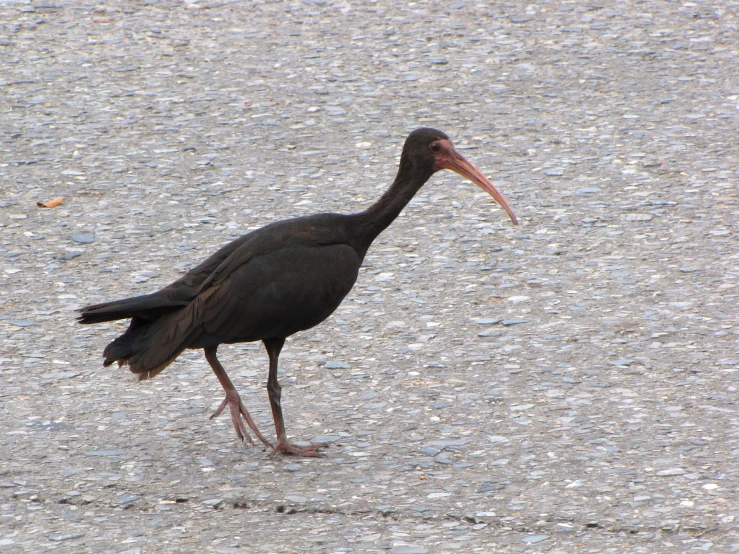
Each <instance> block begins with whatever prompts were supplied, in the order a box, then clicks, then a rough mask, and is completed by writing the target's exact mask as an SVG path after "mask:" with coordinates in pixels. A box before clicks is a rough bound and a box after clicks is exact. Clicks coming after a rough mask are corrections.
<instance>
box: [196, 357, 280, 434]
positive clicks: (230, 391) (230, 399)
mask: <svg viewBox="0 0 739 554" xmlns="http://www.w3.org/2000/svg"><path fill="white" fill-rule="evenodd" d="M217 349H218V346H211V347H208V348H206V349H205V359H206V360H208V363H209V364H210V367H211V368H212V369H213V373H215V374H216V377H218V380H219V381H220V383H221V386H222V387H223V390H224V391H226V398H224V400H223V402H221V405H220V406H218V409H217V410H216V411H215V413H214V414H213V415H212V416H210V419H213V418H214V417H218V416H219V415H221V412H223V409H224V408H225V407H226V406H228V407H229V409H230V411H231V422H232V423H233V426H234V429H236V434H237V435H238V437H239V438H240V439H241V440H242V441H243V440H245V439H246V440H247V441H248V442H249V444H254V441H253V440H252V439H251V437H250V436H249V433H248V432H247V430H246V427H245V426H244V421H243V420H242V419H241V417H242V416H243V417H244V419H245V420H246V423H247V424H248V425H249V427H250V428H251V430H252V431H254V434H255V435H256V436H257V438H258V439H259V440H260V441H262V442H263V443H264V444H265V445H267V446H272V445H271V444H270V442H269V441H268V440H267V439H265V438H264V436H263V435H262V433H260V432H259V429H257V425H256V423H254V420H253V419H252V418H251V416H250V415H249V412H248V410H247V409H246V406H244V403H243V402H242V401H241V397H240V396H239V393H238V392H236V388H235V387H234V386H233V383H232V382H231V379H229V378H228V374H227V373H226V370H225V369H223V366H222V365H221V362H219V361H218V358H217V357H216V350H217Z"/></svg>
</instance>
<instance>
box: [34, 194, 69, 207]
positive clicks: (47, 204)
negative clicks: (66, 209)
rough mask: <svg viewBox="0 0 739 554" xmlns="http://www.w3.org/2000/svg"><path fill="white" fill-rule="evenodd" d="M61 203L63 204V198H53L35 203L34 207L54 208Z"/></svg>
mask: <svg viewBox="0 0 739 554" xmlns="http://www.w3.org/2000/svg"><path fill="white" fill-rule="evenodd" d="M62 202H64V198H63V197H61V196H60V197H59V198H54V199H53V200H49V201H47V202H36V205H37V206H38V207H39V208H56V207H57V206H58V205H59V204H61V203H62Z"/></svg>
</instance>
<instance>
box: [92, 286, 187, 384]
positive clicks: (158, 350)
mask: <svg viewBox="0 0 739 554" xmlns="http://www.w3.org/2000/svg"><path fill="white" fill-rule="evenodd" d="M201 307H202V303H201V301H200V299H195V300H194V301H193V302H191V303H190V304H188V305H187V306H186V307H184V308H182V309H180V310H178V311H176V312H173V313H170V314H167V315H165V316H162V317H160V318H159V319H158V320H156V321H154V322H153V323H151V324H148V325H146V326H145V328H143V329H142V330H141V332H139V333H137V334H136V336H135V337H133V341H132V344H131V346H130V352H131V354H130V355H129V356H128V357H126V362H127V363H128V364H129V366H130V369H131V371H132V372H133V373H136V374H137V375H138V376H139V380H142V381H143V380H145V379H151V378H152V377H155V376H157V375H158V374H159V373H161V372H162V371H163V370H164V368H166V367H167V366H168V365H169V364H171V363H172V362H173V361H174V360H175V358H177V356H179V355H180V354H181V353H182V351H183V350H185V349H186V348H188V347H189V346H190V345H192V344H193V343H194V342H195V340H196V339H197V338H198V336H200V334H201V333H202V323H201V322H200V319H199V313H200V310H201ZM125 337H126V335H122V336H121V337H118V339H116V341H117V340H121V348H122V349H123V347H124V346H125V347H128V339H126V338H125ZM116 341H113V342H112V343H110V345H108V348H111V352H112V351H113V350H115V349H117V348H118V346H117V345H116ZM106 350H107V349H106Z"/></svg>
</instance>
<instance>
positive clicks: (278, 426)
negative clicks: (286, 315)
mask: <svg viewBox="0 0 739 554" xmlns="http://www.w3.org/2000/svg"><path fill="white" fill-rule="evenodd" d="M262 342H264V346H265V348H267V354H268V355H269V377H268V379H267V393H268V394H269V403H270V406H271V407H272V417H273V418H274V420H275V431H277V445H276V446H275V447H274V448H273V449H272V455H273V456H274V455H275V454H277V453H278V452H284V453H285V454H294V455H295V456H305V457H310V458H322V457H323V456H324V455H323V454H321V453H320V452H318V449H319V448H324V447H326V446H328V443H321V444H312V445H310V446H295V445H294V444H290V443H289V442H288V441H287V435H286V434H285V420H284V419H283V418H282V405H281V403H280V397H281V395H282V387H281V386H280V383H278V382H277V359H278V358H279V356H280V350H282V345H283V344H285V339H280V338H275V339H266V340H264V341H262Z"/></svg>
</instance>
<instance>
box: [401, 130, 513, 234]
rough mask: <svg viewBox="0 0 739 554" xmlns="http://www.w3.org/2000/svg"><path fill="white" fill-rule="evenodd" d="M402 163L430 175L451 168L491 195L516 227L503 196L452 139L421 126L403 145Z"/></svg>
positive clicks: (511, 211) (510, 210) (511, 212)
mask: <svg viewBox="0 0 739 554" xmlns="http://www.w3.org/2000/svg"><path fill="white" fill-rule="evenodd" d="M404 161H405V162H406V163H409V164H410V165H412V166H414V167H416V168H419V169H423V170H425V171H429V175H430V174H432V173H436V172H437V171H440V170H442V169H450V170H452V171H454V172H455V173H458V174H459V175H461V176H462V177H464V178H466V179H469V180H470V181H472V182H473V183H475V184H476V185H477V186H478V187H480V188H481V189H482V190H484V191H485V192H487V193H488V194H489V195H490V196H492V197H493V198H494V199H495V201H496V202H497V203H498V204H500V205H501V206H502V208H503V209H504V210H505V211H506V212H507V213H508V216H509V217H510V218H511V221H513V224H514V225H518V220H517V219H516V214H514V213H513V210H512V209H511V207H510V205H509V204H508V201H507V200H506V199H505V196H503V194H501V192H500V191H499V190H498V189H496V188H495V186H493V184H492V183H491V182H490V180H489V179H488V178H487V177H485V175H483V174H482V172H481V171H480V170H479V169H477V168H476V167H475V166H474V165H472V164H471V163H470V162H469V161H467V159H466V158H465V157H464V156H463V155H462V154H460V153H459V151H458V150H457V149H456V148H455V147H454V144H452V141H451V139H450V138H449V137H448V136H447V135H445V134H444V133H442V132H441V131H437V130H436V129H429V128H425V127H424V128H421V129H416V130H415V131H413V132H412V133H411V134H410V135H408V138H407V139H406V140H405V144H404V145H403V153H402V154H401V165H402V164H403V162H404Z"/></svg>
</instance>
